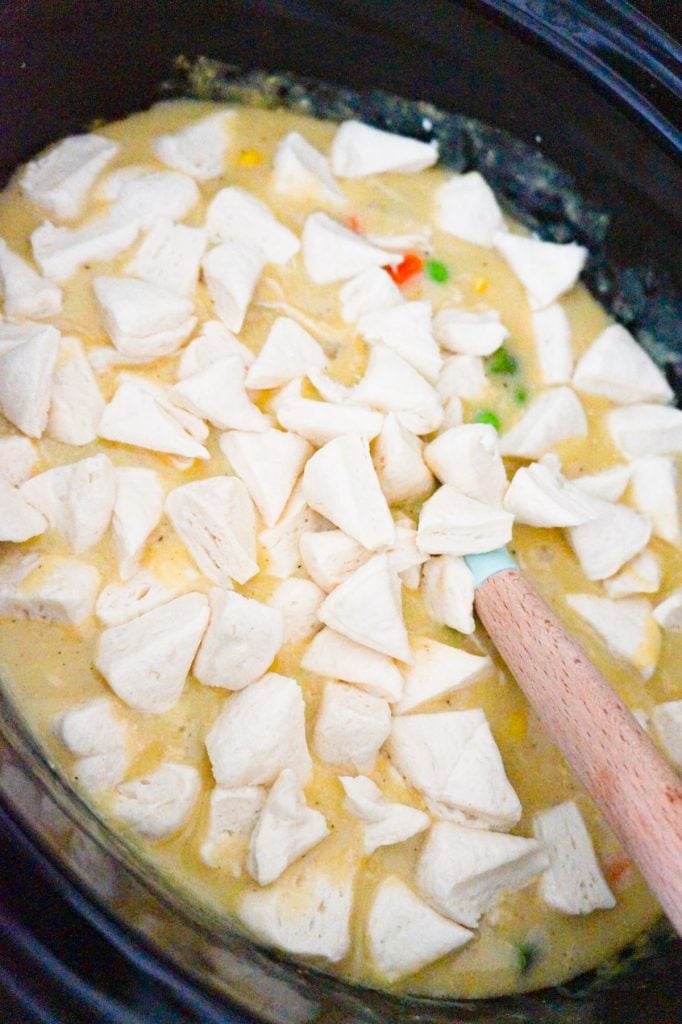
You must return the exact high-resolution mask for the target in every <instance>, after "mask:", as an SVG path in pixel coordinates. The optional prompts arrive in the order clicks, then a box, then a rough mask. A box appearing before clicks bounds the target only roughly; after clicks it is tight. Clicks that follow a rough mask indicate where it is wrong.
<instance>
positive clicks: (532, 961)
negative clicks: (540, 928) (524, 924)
mask: <svg viewBox="0 0 682 1024" xmlns="http://www.w3.org/2000/svg"><path fill="white" fill-rule="evenodd" d="M541 955H542V952H541V950H540V947H539V946H538V945H537V943H535V942H530V941H528V940H526V941H525V942H520V943H519V945H518V946H517V947H516V956H517V963H518V967H519V974H528V972H529V971H532V969H533V968H534V967H535V965H536V963H537V962H538V960H539V959H540V957H541Z"/></svg>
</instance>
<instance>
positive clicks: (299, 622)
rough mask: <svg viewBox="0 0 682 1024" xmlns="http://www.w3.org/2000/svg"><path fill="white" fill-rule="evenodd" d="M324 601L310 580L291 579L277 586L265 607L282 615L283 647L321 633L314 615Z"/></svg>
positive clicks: (319, 590) (293, 577) (296, 577)
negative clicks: (276, 610)
mask: <svg viewBox="0 0 682 1024" xmlns="http://www.w3.org/2000/svg"><path fill="white" fill-rule="evenodd" d="M323 601H324V590H321V589H320V588H319V587H318V586H317V584H316V583H313V581H312V580H304V579H301V578H300V577H298V576H291V577H289V579H288V580H283V581H282V583H280V584H279V586H278V587H277V589H276V590H275V591H274V593H273V594H272V595H271V597H270V598H269V599H268V602H267V603H268V604H269V605H270V607H271V608H276V609H278V610H279V611H281V613H282V616H283V618H284V643H285V644H298V643H300V642H301V640H309V639H310V638H311V637H312V636H314V635H315V633H317V632H318V630H320V629H322V623H321V622H320V619H319V616H318V614H317V613H318V611H319V608H320V605H321V604H322V602H323Z"/></svg>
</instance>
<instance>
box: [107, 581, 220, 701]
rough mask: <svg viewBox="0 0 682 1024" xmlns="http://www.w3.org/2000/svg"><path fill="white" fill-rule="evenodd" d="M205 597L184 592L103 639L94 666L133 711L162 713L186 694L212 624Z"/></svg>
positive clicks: (112, 630)
mask: <svg viewBox="0 0 682 1024" xmlns="http://www.w3.org/2000/svg"><path fill="white" fill-rule="evenodd" d="M208 618H209V610H208V600H207V599H206V596H205V595H204V594H197V593H192V594H184V595H183V596H182V597H176V598H175V600H173V601H168V602H167V603H166V604H163V605H161V606H160V607H158V608H154V609H153V610H152V611H149V612H145V613H144V614H143V615H139V616H137V618H134V619H131V620H130V621H129V622H125V623H123V624H122V625H120V626H113V627H111V628H110V629H105V630H104V632H102V633H101V634H100V636H99V639H98V642H97V651H96V655H95V665H96V667H97V669H98V670H99V671H100V672H101V673H102V675H103V676H104V678H105V679H106V681H107V682H108V683H109V686H110V687H111V688H112V690H113V691H114V693H115V694H116V695H117V696H118V697H120V698H121V700H122V701H124V703H126V704H128V706H129V707H131V708H135V709H136V710H137V711H147V712H150V713H151V714H155V715H161V714H163V713H164V712H165V711H170V709H171V708H172V707H174V706H175V705H176V704H177V702H178V700H179V699H180V697H181V695H182V691H183V689H184V687H185V681H186V679H187V674H188V672H189V670H190V666H191V664H192V662H193V661H194V656H195V654H196V652H197V648H198V646H199V643H200V641H201V638H202V636H203V635H204V631H205V629H206V626H207V624H208Z"/></svg>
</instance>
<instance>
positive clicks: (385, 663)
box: [301, 626, 403, 701]
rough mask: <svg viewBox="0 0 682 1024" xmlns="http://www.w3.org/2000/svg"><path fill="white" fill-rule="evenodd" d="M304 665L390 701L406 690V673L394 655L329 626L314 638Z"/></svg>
mask: <svg viewBox="0 0 682 1024" xmlns="http://www.w3.org/2000/svg"><path fill="white" fill-rule="evenodd" d="M301 667H302V668H304V669H305V670H306V671H307V672H314V673H315V674H316V675H318V676H328V677H329V676H331V678H332V679H341V680H343V681H344V682H346V683H355V685H356V686H359V687H360V688H361V689H363V690H366V691H367V693H370V694H374V696H376V697H384V698H385V699H386V700H388V701H396V700H399V699H400V696H401V694H402V692H403V676H402V674H401V672H400V670H399V668H398V666H397V665H396V663H395V662H394V661H393V659H392V658H389V657H388V656H387V655H386V654H380V653H379V652H378V651H373V650H372V649H371V648H369V647H365V646H363V645H362V644H358V643H355V641H353V640H349V639H348V637H345V636H342V635H341V634H340V633H335V632H334V630H333V629H329V628H328V627H327V626H325V627H324V628H323V629H322V630H321V632H319V633H318V634H317V636H315V637H314V638H313V640H312V641H311V643H310V646H309V647H308V650H307V651H306V652H305V654H304V655H303V658H302V659H301Z"/></svg>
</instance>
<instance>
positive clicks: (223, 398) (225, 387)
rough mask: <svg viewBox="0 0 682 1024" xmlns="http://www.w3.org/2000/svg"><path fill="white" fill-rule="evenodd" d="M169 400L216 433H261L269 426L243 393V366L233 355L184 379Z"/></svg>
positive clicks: (244, 390) (176, 385)
mask: <svg viewBox="0 0 682 1024" xmlns="http://www.w3.org/2000/svg"><path fill="white" fill-rule="evenodd" d="M170 396H171V398H172V400H173V402H175V404H176V405H178V406H180V407H181V408H183V409H187V410H188V411H189V412H191V413H193V414H194V415H195V416H199V417H201V419H207V420H209V422H210V423H212V424H213V426H214V427H218V429H219V430H251V431H263V430H266V429H267V427H268V425H269V420H268V419H267V418H266V417H265V416H264V415H263V413H262V412H261V411H260V409H259V408H258V407H257V406H256V405H254V404H253V402H252V401H251V399H250V398H249V396H248V394H247V393H246V388H245V387H244V362H243V360H242V359H241V358H240V357H239V356H237V355H231V356H227V357H226V358H225V359H217V360H216V361H215V362H213V363H211V364H210V365H209V366H206V367H204V369H202V370H198V371H197V372H196V373H193V374H192V376H191V377H185V378H184V380H181V381H179V382H178V383H177V384H174V385H173V387H172V388H171V390H170Z"/></svg>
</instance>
